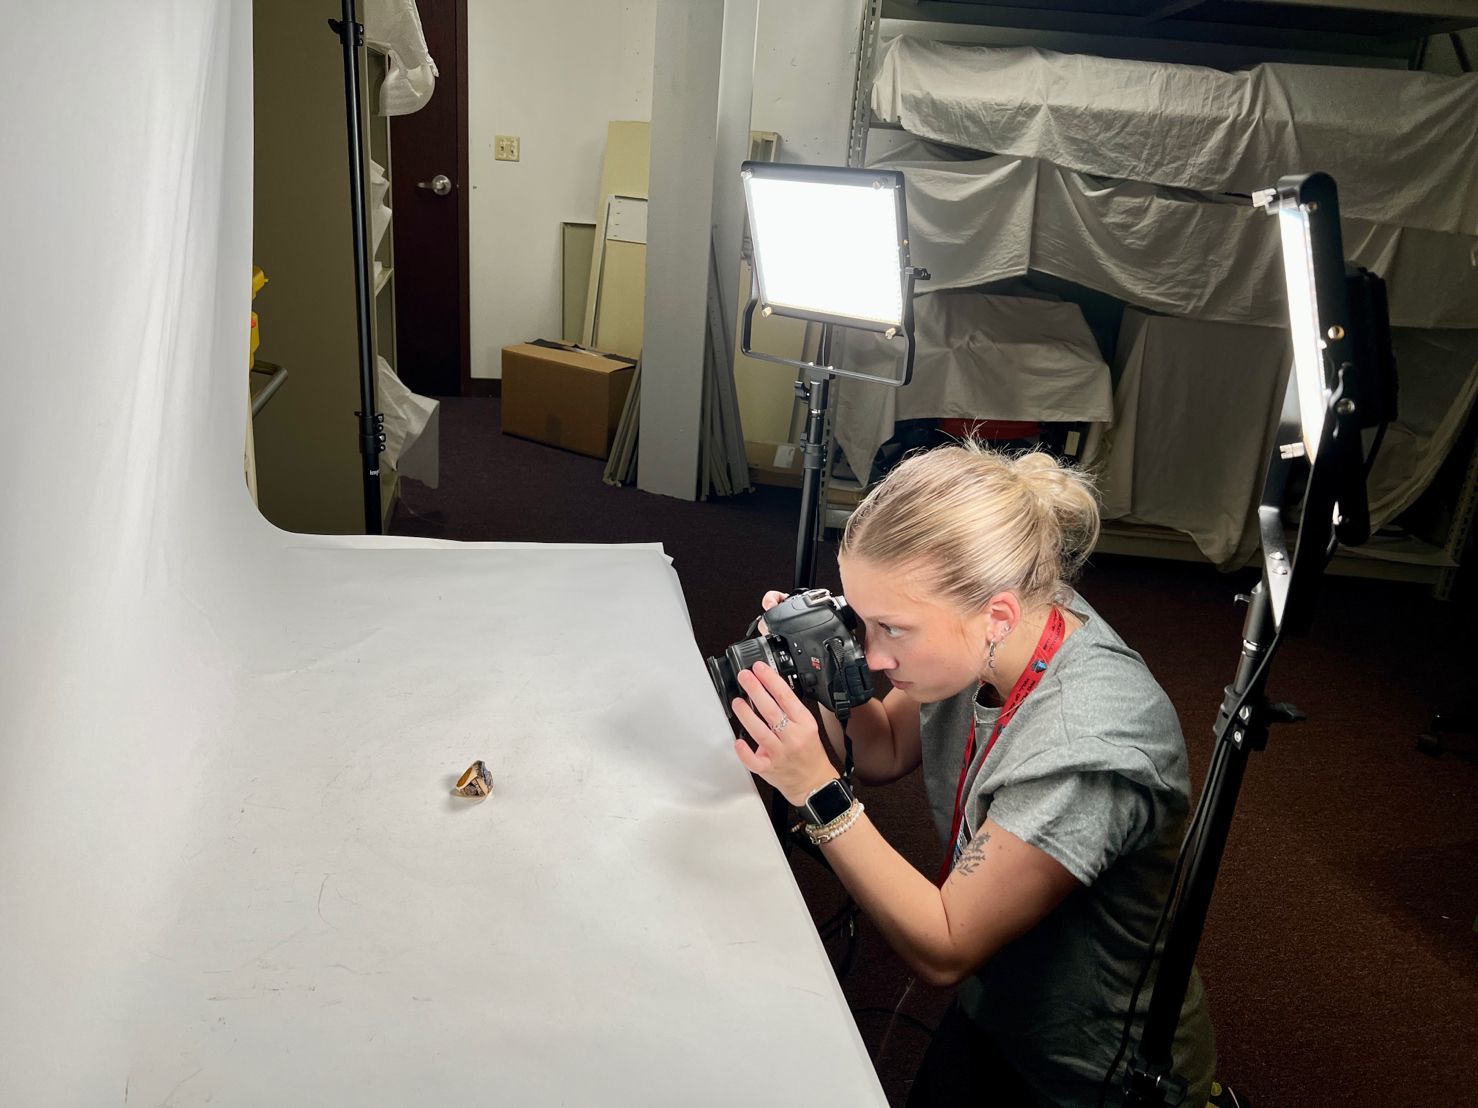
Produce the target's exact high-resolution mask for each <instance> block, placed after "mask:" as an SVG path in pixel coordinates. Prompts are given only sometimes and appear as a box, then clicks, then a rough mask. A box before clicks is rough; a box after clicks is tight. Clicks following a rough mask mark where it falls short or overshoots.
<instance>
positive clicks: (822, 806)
mask: <svg viewBox="0 0 1478 1108" xmlns="http://www.w3.org/2000/svg"><path fill="white" fill-rule="evenodd" d="M801 807H802V808H804V809H805V812H806V822H807V823H808V824H810V825H811V826H812V827H824V826H826V825H827V824H828V823H830V822H831V821H832V820H834V819H836V818H838V817H839V816H842V815H844V814H845V813H846V811H847V809H848V808H850V807H852V790H851V789H849V788H847V783H846V782H845V781H843V780H842V779H841V778H840V777H838V778H836V779H835V780H834V781H828V782H827V783H826V784H824V785H822V786H821V787H820V788H819V789H817V790H816V791H815V792H813V793H812V794H811V795H810V796H808V797H806V802H805V804H803V805H801Z"/></svg>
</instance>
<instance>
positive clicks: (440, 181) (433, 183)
mask: <svg viewBox="0 0 1478 1108" xmlns="http://www.w3.org/2000/svg"><path fill="white" fill-rule="evenodd" d="M416 188H418V189H430V190H431V191H432V192H434V193H436V195H437V196H445V195H446V194H447V193H449V192H451V191H452V180H451V178H450V177H448V176H447V175H446V174H445V173H438V174H437V175H436V176H435V177H433V178H431V180H429V181H417V182H416Z"/></svg>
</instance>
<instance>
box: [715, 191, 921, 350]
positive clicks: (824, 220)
mask: <svg viewBox="0 0 1478 1108" xmlns="http://www.w3.org/2000/svg"><path fill="white" fill-rule="evenodd" d="M785 170H787V171H788V173H787V174H786V175H783V176H782V175H775V176H768V175H763V174H762V173H760V172H750V173H748V174H747V175H746V177H745V181H744V185H745V196H746V200H747V202H748V205H749V226H750V237H751V239H752V240H753V243H754V260H755V273H756V276H757V278H758V280H759V287H760V299H761V302H762V303H763V304H764V305H765V306H767V307H769V308H771V309H773V310H774V311H776V312H779V313H781V314H782V315H793V316H799V317H801V318H806V319H821V320H834V321H838V322H843V321H845V322H849V323H851V324H852V325H853V326H862V327H866V328H868V329H870V330H878V331H883V330H886V329H887V328H889V327H899V328H901V327H902V325H903V319H904V303H903V285H904V279H903V271H902V266H903V262H902V259H901V246H900V244H901V243H902V241H903V239H904V238H905V236H906V235H907V228H906V227H904V226H902V225H901V224H902V219H901V212H902V205H901V203H900V197H899V195H898V193H899V190H900V189H901V188H902V178H901V176H900V175H897V174H892V173H868V172H866V171H857V173H856V174H855V175H853V174H851V173H847V172H845V171H837V170H831V171H830V172H829V173H828V174H826V175H821V176H817V177H816V178H814V179H807V178H805V177H802V176H800V175H799V172H798V170H797V169H796V168H795V167H785Z"/></svg>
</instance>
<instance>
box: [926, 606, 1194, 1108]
mask: <svg viewBox="0 0 1478 1108" xmlns="http://www.w3.org/2000/svg"><path fill="white" fill-rule="evenodd" d="M1067 608H1068V609H1069V610H1070V611H1072V612H1073V613H1074V614H1075V615H1077V616H1078V617H1079V618H1081V619H1082V620H1083V626H1082V627H1080V628H1079V629H1078V630H1077V631H1076V632H1074V633H1073V634H1071V635H1069V636H1068V638H1067V640H1066V641H1065V642H1064V643H1063V644H1062V646H1061V648H1060V649H1059V650H1058V652H1057V655H1056V656H1055V657H1054V658H1053V659H1052V662H1051V664H1050V665H1049V666H1048V668H1047V670H1046V672H1045V673H1044V674H1043V676H1042V681H1041V684H1039V685H1038V686H1037V688H1036V689H1035V690H1034V691H1033V692H1032V693H1031V695H1029V696H1028V697H1027V698H1026V700H1025V701H1023V702H1022V704H1021V706H1020V708H1018V709H1017V712H1016V715H1015V717H1014V718H1013V719H1012V720H1011V721H1010V722H1009V723H1008V724H1007V726H1006V727H1005V728H1004V729H1003V730H1002V731H1001V735H1000V737H999V738H998V739H997V740H996V743H995V746H994V748H993V749H992V750H991V751H990V756H989V757H985V756H984V754H985V747H986V743H987V740H988V739H989V738H990V734H991V732H992V731H993V730H994V728H995V725H996V720H997V718H998V717H999V715H1000V709H999V708H992V707H985V706H983V705H981V704H979V703H978V702H977V701H976V699H975V690H974V689H968V690H966V691H965V692H962V693H960V694H959V695H958V696H955V697H953V698H952V699H950V700H946V701H941V702H940V703H938V704H927V705H924V706H923V707H922V709H921V735H922V740H923V765H924V781H925V785H926V787H927V790H928V794H929V804H930V807H931V808H932V810H933V815H934V823H935V826H936V827H937V828H938V830H939V838H940V841H941V843H944V841H945V840H946V839H947V838H948V835H949V830H950V820H951V817H952V815H953V812H954V802H955V790H956V788H957V786H958V784H959V778H960V763H961V760H962V759H963V758H964V754H965V742H966V737H967V735H968V734H969V730H970V716H971V711H972V708H973V711H974V715H975V719H976V734H977V741H976V755H975V759H974V763H973V764H972V765H971V767H970V769H969V772H968V775H967V777H966V782H965V797H966V800H965V818H964V821H963V826H962V827H961V830H960V840H961V841H960V842H959V843H958V844H952V845H955V846H957V847H958V848H961V849H962V848H963V846H964V844H965V843H967V842H968V841H969V839H970V838H971V837H973V836H974V835H975V833H976V831H977V830H978V829H979V828H980V826H981V825H982V824H984V823H985V821H986V820H987V819H991V820H994V821H995V822H996V823H997V824H998V825H1000V826H1001V827H1003V828H1005V829H1006V830H1007V831H1009V832H1010V833H1011V834H1013V835H1015V836H1017V837H1018V838H1020V839H1022V840H1023V841H1024V842H1028V843H1030V844H1032V845H1033V846H1035V847H1037V848H1039V849H1041V850H1044V851H1046V852H1047V853H1048V854H1050V855H1051V856H1052V857H1053V858H1055V859H1056V860H1057V861H1058V862H1060V863H1061V864H1062V865H1063V866H1064V867H1066V869H1067V870H1068V871H1069V872H1070V873H1072V875H1073V876H1074V877H1076V878H1077V879H1078V880H1079V881H1080V882H1082V887H1080V888H1078V889H1075V890H1074V891H1073V892H1072V893H1071V894H1070V895H1069V896H1068V898H1067V899H1066V900H1065V901H1063V902H1062V904H1060V905H1059V906H1058V907H1057V908H1056V909H1055V910H1054V911H1053V912H1052V913H1051V914H1050V915H1049V916H1048V917H1047V918H1046V919H1044V920H1043V921H1042V922H1041V923H1039V924H1037V926H1036V927H1034V928H1033V929H1032V930H1031V931H1029V932H1028V933H1027V934H1025V935H1023V936H1022V937H1021V938H1019V939H1017V940H1016V941H1015V942H1013V943H1010V944H1009V945H1008V946H1006V947H1005V948H1004V949H1002V950H1001V951H1000V952H999V953H997V954H996V956H995V957H994V958H992V959H991V960H990V962H988V963H987V964H986V965H985V966H984V967H983V968H982V969H981V970H980V971H979V972H978V973H977V974H976V975H975V976H974V977H972V978H970V979H969V980H967V981H966V982H965V983H964V984H963V985H962V986H961V987H960V1002H961V1004H962V1005H963V1007H964V1008H965V1010H966V1011H968V1012H969V1013H970V1014H971V1015H972V1016H973V1017H974V1018H975V1020H976V1021H977V1022H978V1023H979V1024H980V1025H981V1026H982V1027H983V1028H984V1029H985V1030H986V1031H987V1032H988V1033H989V1034H990V1035H991V1036H992V1038H993V1039H994V1040H995V1041H996V1043H997V1044H998V1045H999V1047H1000V1049H1001V1051H1002V1052H1003V1053H1004V1054H1005V1055H1006V1056H1007V1057H1008V1058H1009V1059H1010V1060H1011V1061H1012V1063H1013V1064H1014V1065H1015V1066H1016V1068H1017V1069H1018V1070H1019V1071H1020V1072H1021V1074H1022V1076H1023V1077H1024V1078H1025V1079H1026V1081H1027V1082H1028V1084H1030V1085H1031V1087H1032V1089H1033V1090H1034V1092H1035V1093H1036V1095H1037V1098H1038V1099H1039V1101H1040V1102H1041V1103H1043V1104H1050V1105H1085V1106H1095V1105H1097V1104H1098V1097H1099V1090H1100V1087H1101V1083H1102V1080H1103V1076H1104V1074H1105V1072H1106V1071H1107V1070H1108V1068H1109V1065H1110V1063H1111V1062H1112V1061H1113V1058H1114V1055H1115V1053H1116V1052H1117V1051H1118V1047H1119V1039H1120V1036H1121V1034H1122V1030H1123V1022H1124V1015H1125V1013H1127V1012H1128V1010H1129V998H1130V995H1131V993H1132V992H1133V990H1134V983H1135V981H1136V979H1137V978H1138V976H1139V973H1140V970H1141V967H1142V966H1143V963H1144V955H1145V951H1146V950H1147V949H1148V946H1149V941H1150V936H1151V935H1152V934H1153V932H1154V928H1155V922H1156V920H1157V919H1158V917H1159V913H1160V909H1161V907H1162V905H1163V903H1164V899H1165V894H1166V890H1167V889H1168V887H1169V882H1170V871H1171V868H1172V867H1173V866H1174V864H1175V857H1176V854H1177V852H1178V851H1179V849H1180V842H1181V837H1182V835H1183V832H1184V822H1185V816H1186V812H1187V809H1188V808H1189V790H1190V783H1189V778H1188V775H1187V771H1186V752H1185V740H1184V738H1183V737H1182V736H1181V733H1180V725H1179V723H1178V722H1177V720H1176V717H1175V709H1174V708H1173V707H1172V706H1171V704H1170V700H1169V698H1168V697H1166V695H1165V692H1164V690H1162V689H1161V688H1160V686H1159V685H1158V684H1157V683H1156V682H1155V679H1154V678H1153V677H1152V676H1151V675H1150V672H1149V670H1148V669H1147V668H1146V667H1145V664H1144V660H1143V659H1142V658H1141V657H1140V656H1139V655H1138V654H1136V653H1135V652H1134V651H1133V650H1131V649H1129V647H1128V646H1126V645H1125V644H1124V641H1123V640H1122V639H1120V638H1119V636H1118V635H1116V634H1115V633H1114V631H1113V629H1112V628H1111V627H1109V626H1108V624H1107V623H1105V622H1104V620H1103V618H1102V617H1101V616H1099V615H1098V614H1097V613H1096V612H1094V611H1093V609H1092V608H1090V607H1089V606H1088V604H1087V602H1086V601H1084V600H1083V598H1082V597H1081V596H1078V595H1077V594H1076V593H1075V594H1073V595H1072V598H1071V599H1070V601H1069V602H1068V604H1067ZM1153 983H1154V978H1153V975H1152V976H1151V978H1150V980H1149V983H1147V984H1146V986H1145V988H1144V990H1143V992H1142V993H1141V994H1140V998H1139V1003H1138V1005H1137V1006H1136V1008H1137V1018H1136V1020H1135V1026H1134V1032H1133V1038H1132V1039H1131V1042H1130V1047H1129V1051H1128V1053H1130V1054H1132V1052H1133V1048H1134V1046H1135V1045H1137V1044H1138V1042H1139V1034H1140V1030H1141V1028H1142V1024H1143V1017H1144V1012H1145V1010H1146V1008H1147V1007H1148V1005H1149V997H1150V991H1151V988H1152V986H1153ZM1214 1060H1215V1045H1214V1041H1213V1038H1212V1031H1211V1021H1210V1018H1209V1016H1208V1015H1207V1012H1206V1000H1205V994H1204V993H1203V991H1202V989H1201V982H1200V979H1199V977H1196V976H1193V977H1192V980H1191V984H1190V989H1189V991H1188V992H1187V995H1186V1005H1185V1008H1184V1009H1183V1011H1182V1014H1181V1021H1180V1029H1179V1034H1178V1036H1177V1040H1176V1047H1175V1061H1176V1071H1177V1072H1178V1073H1179V1074H1180V1075H1181V1076H1183V1077H1185V1078H1186V1079H1187V1080H1188V1081H1189V1082H1190V1093H1189V1095H1188V1097H1187V1099H1186V1103H1187V1104H1192V1105H1197V1104H1204V1103H1205V1101H1206V1097H1207V1095H1208V1093H1209V1089H1210V1085H1211V1076H1212V1066H1213V1064H1214ZM1123 1069H1124V1063H1123V1062H1121V1063H1120V1066H1119V1069H1118V1071H1117V1072H1116V1073H1115V1076H1114V1080H1113V1081H1112V1083H1111V1086H1110V1092H1109V1098H1108V1101H1107V1103H1108V1104H1110V1105H1117V1104H1120V1103H1121V1102H1122V1094H1121V1092H1120V1089H1121V1083H1122V1074H1123Z"/></svg>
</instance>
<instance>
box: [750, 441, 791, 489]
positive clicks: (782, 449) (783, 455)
mask: <svg viewBox="0 0 1478 1108" xmlns="http://www.w3.org/2000/svg"><path fill="white" fill-rule="evenodd" d="M744 453H745V455H746V456H747V457H748V459H749V479H750V480H751V481H753V482H754V483H755V484H756V485H780V486H782V487H784V488H789V489H798V488H800V487H801V474H802V472H803V469H802V466H801V448H800V447H799V446H797V445H796V444H795V443H792V442H745V444H744Z"/></svg>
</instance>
